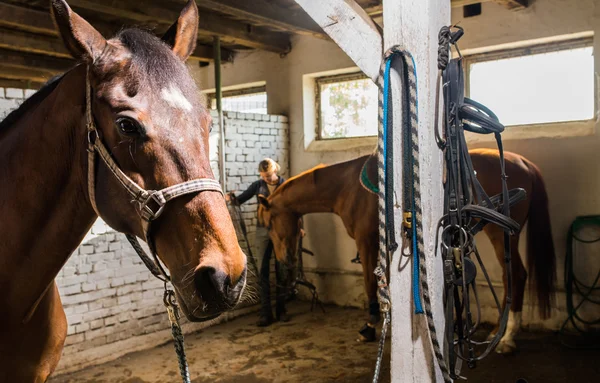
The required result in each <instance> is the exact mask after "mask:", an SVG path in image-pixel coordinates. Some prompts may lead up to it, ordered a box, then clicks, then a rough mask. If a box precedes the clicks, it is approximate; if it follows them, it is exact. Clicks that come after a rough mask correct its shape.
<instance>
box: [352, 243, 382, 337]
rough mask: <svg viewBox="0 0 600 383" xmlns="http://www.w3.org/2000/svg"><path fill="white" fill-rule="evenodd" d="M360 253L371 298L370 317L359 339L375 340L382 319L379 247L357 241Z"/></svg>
mask: <svg viewBox="0 0 600 383" xmlns="http://www.w3.org/2000/svg"><path fill="white" fill-rule="evenodd" d="M357 245H358V254H359V257H360V262H361V265H362V268H363V279H364V282H365V291H366V293H367V298H368V299H369V319H368V321H367V323H365V325H364V326H363V327H362V329H361V330H360V331H359V334H360V337H359V340H360V341H362V342H373V341H375V339H376V330H375V325H376V324H377V323H378V322H379V320H380V319H381V314H380V312H379V301H378V300H377V277H376V276H375V274H374V271H375V268H376V267H377V247H373V246H371V244H370V242H369V241H357Z"/></svg>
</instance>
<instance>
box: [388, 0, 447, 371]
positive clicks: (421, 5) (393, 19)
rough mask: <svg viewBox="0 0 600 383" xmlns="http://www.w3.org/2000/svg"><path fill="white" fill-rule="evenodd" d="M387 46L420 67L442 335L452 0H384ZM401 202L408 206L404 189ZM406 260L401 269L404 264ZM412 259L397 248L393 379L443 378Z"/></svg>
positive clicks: (397, 179)
mask: <svg viewBox="0 0 600 383" xmlns="http://www.w3.org/2000/svg"><path fill="white" fill-rule="evenodd" d="M383 9H384V12H383V26H384V49H389V48H390V47H392V46H394V45H400V46H401V47H402V48H403V49H406V50H408V51H409V52H410V53H411V54H412V56H413V58H414V61H415V64H416V70H417V87H418V89H417V97H418V125H419V132H418V134H419V162H420V178H421V203H422V206H423V214H422V222H423V238H424V248H425V257H426V259H425V266H426V267H427V272H428V284H429V289H430V296H431V304H432V311H433V318H434V321H435V328H436V332H437V334H438V338H439V339H443V334H444V326H445V316H444V309H443V284H444V282H443V281H444V279H443V274H442V267H441V266H442V265H441V261H440V258H439V256H438V257H435V256H434V249H435V248H436V245H435V235H436V229H437V221H438V219H439V218H440V217H441V215H442V206H443V193H442V152H441V151H440V150H439V149H438V147H437V145H436V143H435V139H434V137H433V129H432V128H431V127H432V126H433V120H434V111H435V84H436V80H437V73H438V68H437V49H438V33H439V30H440V28H441V27H442V26H444V25H449V24H450V2H448V0H419V1H405V0H383ZM399 84H400V81H399V75H398V72H397V71H396V70H395V68H393V70H392V72H391V80H390V90H391V92H392V100H393V105H400V97H399V93H400V89H399ZM392 113H393V121H394V129H395V130H396V131H398V132H400V126H401V123H402V119H401V118H402V117H401V115H400V113H401V108H399V107H393V108H392ZM393 145H394V153H397V156H396V157H395V158H394V170H395V171H394V190H402V187H403V185H402V180H403V179H402V172H403V171H404V169H403V162H402V155H401V153H402V151H403V150H402V147H403V145H402V135H401V134H400V133H397V134H396V135H395V137H394V142H393ZM397 203H398V204H399V205H403V199H402V197H401V195H400V194H399V195H398V197H397ZM403 208H404V207H403V206H399V207H398V208H396V209H394V221H395V224H396V238H401V236H402V212H403ZM399 262H401V265H402V266H403V267H401V270H400V269H399ZM411 268H412V264H411V260H407V259H406V257H403V256H401V254H400V252H399V251H398V252H396V254H395V255H394V256H393V261H392V265H391V267H390V274H391V277H390V278H391V279H390V280H391V282H390V287H391V296H392V318H393V319H392V339H391V340H392V352H391V353H392V355H391V375H392V379H391V381H392V382H414V381H419V382H424V383H426V382H443V379H442V375H441V372H440V370H439V368H438V366H437V363H436V361H435V357H434V355H433V352H432V347H431V343H430V338H429V334H428V330H427V325H426V323H427V322H426V318H425V315H415V314H414V301H413V299H412V283H413V278H412V275H411V274H412V273H411Z"/></svg>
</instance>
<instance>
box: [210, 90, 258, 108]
mask: <svg viewBox="0 0 600 383" xmlns="http://www.w3.org/2000/svg"><path fill="white" fill-rule="evenodd" d="M207 98H208V103H209V105H210V108H211V109H217V99H216V98H215V93H208V94H207ZM221 100H222V103H223V110H224V111H229V112H242V113H259V114H267V89H266V87H265V86H258V87H252V88H244V89H236V90H228V91H224V92H223V98H222V99H221Z"/></svg>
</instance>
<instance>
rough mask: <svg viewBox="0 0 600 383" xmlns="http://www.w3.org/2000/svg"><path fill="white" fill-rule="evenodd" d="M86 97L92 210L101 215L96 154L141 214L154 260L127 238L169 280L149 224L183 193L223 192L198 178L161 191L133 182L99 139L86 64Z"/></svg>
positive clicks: (150, 266) (210, 181) (213, 183)
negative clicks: (96, 191) (97, 191)
mask: <svg viewBox="0 0 600 383" xmlns="http://www.w3.org/2000/svg"><path fill="white" fill-rule="evenodd" d="M85 99H86V113H85V114H86V128H87V137H88V149H87V151H88V193H89V197H90V202H91V204H92V207H93V208H94V211H95V212H96V214H97V215H98V217H101V215H100V211H99V210H98V206H97V205H96V193H95V188H96V182H95V161H96V153H98V155H99V156H100V158H101V159H102V161H103V162H104V164H105V165H106V167H108V169H109V170H110V171H111V173H112V174H113V175H114V176H115V178H116V179H117V180H118V181H119V183H120V184H121V186H123V188H124V189H125V190H126V191H127V193H129V195H130V196H131V197H132V198H133V199H132V201H131V202H132V203H136V205H137V206H136V208H137V209H136V210H137V212H138V214H139V215H140V219H141V222H142V229H143V231H144V236H145V238H144V239H145V240H146V243H147V244H148V247H149V249H150V251H151V253H152V256H153V258H154V260H151V259H150V258H149V257H148V255H146V252H145V251H144V250H143V249H142V247H141V245H140V243H139V242H138V239H137V237H136V236H133V235H129V234H126V235H125V236H126V237H127V240H128V241H129V242H130V243H131V245H132V246H133V248H134V249H135V251H136V253H137V254H138V255H139V257H140V258H141V259H142V261H143V262H144V264H145V265H146V267H147V268H148V269H149V270H150V272H152V274H154V276H155V277H157V278H158V279H160V280H162V281H164V282H165V283H166V282H167V281H170V280H171V278H170V276H169V275H168V274H167V273H166V272H165V269H164V268H163V267H162V265H161V264H160V261H159V259H158V255H157V254H156V249H155V246H154V242H153V241H152V239H151V237H150V224H151V223H152V221H153V220H155V219H156V218H158V217H159V216H160V215H161V214H162V212H163V209H164V207H165V205H166V204H167V202H169V201H170V200H172V199H175V198H177V197H181V196H183V195H186V194H192V193H198V192H202V191H216V192H219V193H221V194H223V190H222V189H221V185H220V184H219V183H218V182H217V181H215V180H214V179H209V178H197V179H194V180H190V181H186V182H182V183H180V184H176V185H173V186H169V187H166V188H164V189H161V190H145V189H142V188H141V187H140V186H139V185H138V184H136V183H135V182H134V181H133V180H132V179H131V178H129V177H128V176H127V175H126V174H125V173H123V171H122V170H121V169H120V168H119V165H117V163H116V162H115V161H114V160H113V158H112V156H111V154H110V152H109V151H108V150H107V149H106V146H104V144H103V143H102V139H101V138H100V136H99V134H98V130H97V129H96V124H95V123H94V118H93V116H92V96H91V86H90V76H89V66H88V67H87V69H86V76H85Z"/></svg>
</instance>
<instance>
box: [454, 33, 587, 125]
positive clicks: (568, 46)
mask: <svg viewBox="0 0 600 383" xmlns="http://www.w3.org/2000/svg"><path fill="white" fill-rule="evenodd" d="M588 47H592V48H593V47H594V38H593V36H587V37H582V38H577V39H571V40H561V41H554V42H549V43H543V44H535V45H530V46H525V47H519V48H509V49H500V50H495V51H490V52H483V53H474V54H467V55H463V60H464V65H463V71H464V77H465V96H466V97H471V65H473V64H476V63H482V62H488V61H495V60H504V59H509V58H516V57H527V56H531V55H536V54H543V53H550V52H560V51H568V50H572V49H578V48H588ZM594 53H595V52H594ZM595 97H596V95H594V98H595ZM596 105H597V100H594V111H593V115H596V113H597V110H595V109H596ZM592 119H593V117H592ZM577 121H589V119H588V120H571V121H551V122H541V123H539V122H533V123H529V124H517V125H510V126H508V127H507V128H509V129H510V128H512V127H513V126H526V125H535V126H543V125H552V124H562V123H573V122H577Z"/></svg>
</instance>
